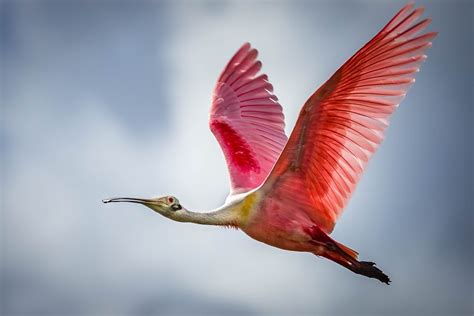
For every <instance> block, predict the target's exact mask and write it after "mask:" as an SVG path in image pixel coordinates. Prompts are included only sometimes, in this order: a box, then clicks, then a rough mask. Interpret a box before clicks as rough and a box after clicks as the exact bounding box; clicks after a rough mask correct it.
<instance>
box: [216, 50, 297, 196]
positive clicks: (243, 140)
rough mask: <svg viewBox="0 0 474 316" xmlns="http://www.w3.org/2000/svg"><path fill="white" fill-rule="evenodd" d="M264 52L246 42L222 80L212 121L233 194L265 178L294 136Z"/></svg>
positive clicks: (256, 184) (255, 185)
mask: <svg viewBox="0 0 474 316" xmlns="http://www.w3.org/2000/svg"><path fill="white" fill-rule="evenodd" d="M257 55H258V52H257V50H256V49H253V48H251V47H250V44H249V43H246V44H244V45H243V46H242V47H241V48H240V49H239V50H238V51H237V53H236V54H235V55H234V56H233V57H232V58H231V60H230V61H229V63H228V64H227V66H226V67H225V69H224V71H223V72H222V74H221V75H220V77H219V79H218V80H217V84H216V87H215V89H214V92H213V96H212V107H211V115H210V119H209V126H210V128H211V131H212V133H213V134H214V136H215V137H216V139H217V141H218V142H219V145H220V146H221V148H222V151H223V152H224V156H225V159H226V162H227V167H228V169H229V173H230V180H231V194H232V193H241V192H245V191H249V190H252V189H254V188H256V187H258V186H260V185H261V184H262V182H263V181H264V180H265V178H266V177H267V176H268V174H269V172H270V170H271V168H272V167H273V165H274V164H275V162H276V160H277V159H278V157H279V155H280V154H281V151H282V150H283V147H284V146H285V144H286V142H287V140H288V138H287V136H286V135H285V131H284V128H285V123H284V119H285V118H284V115H283V111H282V107H281V105H280V104H279V103H278V98H277V97H276V96H275V95H274V94H273V86H272V85H271V84H270V83H269V82H268V77H267V75H265V74H262V75H258V73H259V71H260V70H261V68H262V63H261V62H260V61H258V60H257Z"/></svg>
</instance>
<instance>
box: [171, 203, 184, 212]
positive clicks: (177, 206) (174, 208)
mask: <svg viewBox="0 0 474 316" xmlns="http://www.w3.org/2000/svg"><path fill="white" fill-rule="evenodd" d="M171 208H172V209H173V211H178V210H180V209H182V208H183V207H182V206H181V204H173V205H171Z"/></svg>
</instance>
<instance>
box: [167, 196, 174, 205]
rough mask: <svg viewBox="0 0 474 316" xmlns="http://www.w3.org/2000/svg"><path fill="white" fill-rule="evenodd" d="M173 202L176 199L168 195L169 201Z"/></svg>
mask: <svg viewBox="0 0 474 316" xmlns="http://www.w3.org/2000/svg"><path fill="white" fill-rule="evenodd" d="M173 202H174V199H173V198H172V197H171V196H170V197H168V203H170V204H171V203H173Z"/></svg>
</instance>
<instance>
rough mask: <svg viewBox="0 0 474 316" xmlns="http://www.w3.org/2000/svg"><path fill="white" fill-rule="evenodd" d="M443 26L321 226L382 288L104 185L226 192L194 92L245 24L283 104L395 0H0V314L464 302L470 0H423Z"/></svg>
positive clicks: (315, 309) (457, 311) (411, 311)
mask: <svg viewBox="0 0 474 316" xmlns="http://www.w3.org/2000/svg"><path fill="white" fill-rule="evenodd" d="M419 4H424V5H425V6H426V9H427V14H428V15H430V16H432V17H433V24H432V26H431V27H430V29H432V30H437V31H439V32H440V34H439V37H438V38H437V39H436V40H435V42H434V46H433V48H432V49H431V50H430V51H429V53H428V54H429V59H428V61H427V62H426V64H425V65H424V66H423V69H422V71H421V73H420V74H419V75H418V77H417V79H418V80H417V83H416V84H415V86H414V87H413V89H412V90H411V91H410V93H409V94H408V96H407V98H406V99H405V101H404V102H403V103H402V106H401V107H400V109H399V111H398V112H397V113H396V114H395V115H394V117H393V120H392V124H391V127H390V129H389V130H388V135H387V138H386V141H385V142H384V144H383V145H382V147H381V149H380V151H379V152H378V153H377V155H375V158H374V159H373V160H372V162H371V163H370V165H369V168H368V170H367V172H366V174H365V175H364V177H363V179H362V181H361V182H360V185H359V186H358V190H357V191H356V193H355V195H354V196H353V198H352V200H351V202H350V204H349V206H348V207H347V210H346V212H345V214H344V216H343V217H342V218H341V220H340V221H339V223H338V225H337V227H336V229H335V231H334V234H333V236H334V237H335V238H336V239H337V240H340V241H341V242H343V243H345V244H347V245H349V246H351V247H353V248H354V249H357V250H358V251H359V252H360V254H361V258H363V259H366V260H373V261H375V262H377V264H378V265H379V266H380V267H381V268H382V269H383V270H384V271H385V272H386V273H387V274H388V275H390V277H391V278H392V280H393V284H392V285H391V286H385V285H382V284H381V283H379V282H377V281H375V280H370V279H367V278H363V277H360V276H358V275H355V274H352V273H350V272H349V271H346V270H344V269H342V268H340V267H339V266H337V265H336V264H333V263H331V262H328V261H325V260H321V259H318V258H316V257H314V256H313V255H310V254H304V253H291V252H285V251H282V250H279V249H276V248H271V247H268V246H266V245H264V244H260V243H258V242H255V241H253V240H251V239H249V238H248V237H247V236H246V235H244V234H242V233H241V232H238V231H235V230H224V229H221V228H214V227H200V226H197V225H189V224H177V223H174V222H170V221H168V220H165V219H164V218H162V217H160V216H158V215H156V214H154V213H152V212H151V211H149V210H147V209H145V208H143V207H139V206H136V205H125V204H124V205H103V204H102V203H101V202H100V200H101V199H102V198H106V197H110V196H121V195H131V196H144V197H148V196H154V195H161V194H167V193H172V194H174V195H176V196H177V197H179V198H180V200H181V202H182V203H183V204H184V205H185V206H186V207H188V208H190V209H195V210H208V209H212V208H215V207H217V206H219V205H220V204H221V203H222V202H223V200H224V198H225V196H226V195H227V192H228V177H227V171H226V167H225V162H224V159H223V156H222V154H221V152H220V148H219V147H218V145H217V142H216V141H215V139H214V138H213V136H212V134H211V132H210V131H209V130H208V127H207V119H208V109H209V105H210V103H209V100H210V94H211V89H212V87H213V85H214V82H215V80H216V78H217V75H218V74H219V72H220V71H221V69H222V67H223V66H224V65H225V63H226V62H227V60H228V59H229V58H230V57H231V55H232V54H233V53H234V51H235V50H236V49H237V48H238V47H239V46H240V45H241V44H242V43H243V42H245V41H250V42H251V43H252V44H253V45H254V46H255V47H256V48H258V49H259V51H260V57H261V59H262V60H263V62H264V71H265V72H266V73H267V74H268V75H269V77H270V80H271V82H272V83H273V84H274V86H275V92H276V94H277V95H278V97H279V98H280V100H281V104H283V105H284V108H285V115H286V118H287V132H288V133H289V132H290V131H291V128H292V126H293V124H294V122H295V119H296V115H297V113H298V110H299V108H300V106H301V105H302V104H303V102H304V101H305V99H306V98H307V97H308V96H309V95H310V94H311V93H312V92H313V91H314V90H315V88H317V87H318V86H319V85H320V84H321V83H323V82H324V81H325V80H326V79H327V78H328V77H329V76H330V75H331V74H332V73H333V72H334V71H335V70H336V69H337V68H338V67H339V66H340V65H341V64H342V63H343V62H344V61H345V60H346V59H347V58H349V57H350V56H351V55H352V54H353V53H354V52H355V51H356V50H357V49H358V48H360V47H361V46H362V44H364V43H365V42H366V41H367V40H369V39H370V38H371V37H372V36H373V35H374V34H375V33H376V32H377V31H378V30H379V29H380V28H381V27H382V26H383V25H384V23H386V22H387V21H388V20H389V19H390V18H391V16H392V15H393V14H394V13H395V12H396V11H397V10H398V9H399V8H400V7H401V6H403V5H404V1H401V2H400V1H390V2H389V3H385V2H379V1H354V2H352V1H336V2H330V1H324V2H318V1H304V2H303V1H299V2H290V1H281V2H243V1H242V2H241V1H228V2H218V1H208V2H191V1H178V2H154V1H138V2H136V1H77V0H76V1H5V0H3V1H2V2H1V3H0V52H1V64H0V76H1V81H0V83H1V99H0V104H1V112H0V124H1V125H0V136H1V138H0V158H1V169H0V179H1V181H0V185H1V187H0V189H1V197H0V203H1V218H0V225H1V227H0V232H1V242H2V244H1V270H0V272H1V273H0V276H1V280H0V281H1V283H0V298H1V310H0V314H2V315H25V314H28V315H175V314H189V315H191V314H216V315H226V314H229V315H243V314H250V315H260V314H265V313H266V314H272V315H274V314H286V315H298V314H301V315H303V314H324V315H354V314H361V315H382V314H387V315H470V314H472V313H473V305H472V304H473V303H472V298H473V283H474V280H473V279H474V277H473V271H472V267H473V264H474V263H473V253H474V249H473V232H472V231H473V215H472V209H473V203H472V200H471V196H472V194H473V176H474V174H473V169H472V165H471V164H472V161H473V155H472V148H473V147H472V144H473V141H472V136H473V130H472V125H471V120H472V118H473V96H472V86H473V79H472V74H473V70H474V69H473V61H472V56H473V11H474V8H473V3H472V2H470V1H435V2H432V1H420V2H419Z"/></svg>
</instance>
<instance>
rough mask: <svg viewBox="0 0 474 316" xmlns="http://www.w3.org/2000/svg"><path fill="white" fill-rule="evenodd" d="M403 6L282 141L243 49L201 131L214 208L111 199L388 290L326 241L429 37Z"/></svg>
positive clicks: (265, 86)
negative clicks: (215, 167) (219, 188)
mask: <svg viewBox="0 0 474 316" xmlns="http://www.w3.org/2000/svg"><path fill="white" fill-rule="evenodd" d="M422 13H423V8H416V9H415V8H414V5H413V4H408V5H406V6H405V7H404V8H402V9H401V10H400V11H399V12H398V13H397V14H396V15H395V16H394V17H393V18H392V19H391V20H390V22H389V23H388V24H387V25H386V26H385V27H384V28H383V29H382V30H381V31H380V32H379V33H378V34H377V35H375V37H374V38H373V39H372V40H370V41H369V42H368V43H367V44H366V45H365V46H363V47H362V48H361V49H360V50H359V51H358V52H357V53H356V54H355V55H354V56H352V57H351V58H350V59H349V60H348V61H347V62H346V63H345V64H344V65H342V67H341V68H339V69H338V70H337V71H336V72H335V73H334V75H333V76H332V77H331V78H329V80H328V81H326V83H324V84H323V85H322V86H321V87H320V88H319V89H318V90H316V92H315V93H314V94H313V95H311V96H310V98H309V99H308V100H307V101H306V103H305V104H304V105H303V108H302V109H301V112H300V114H299V117H298V120H297V122H296V125H295V127H294V129H293V131H292V133H291V136H290V138H289V139H287V136H286V135H285V131H284V126H285V123H284V116H283V113H282V107H281V106H280V104H279V103H278V99H277V97H276V96H275V95H274V94H273V93H272V91H273V87H272V85H271V84H270V83H269V82H268V77H267V76H266V75H264V74H261V75H258V73H259V71H260V69H261V67H262V64H261V62H260V61H258V60H257V50H256V49H253V48H251V46H250V44H249V43H246V44H244V45H243V46H242V47H241V48H240V49H239V50H238V51H237V53H236V54H235V55H234V56H233V57H232V59H231V60H230V61H229V63H228V64H227V66H226V67H225V68H224V70H223V71H222V73H221V75H220V76H219V79H218V80H217V84H216V86H215V88H214V92H213V94H212V107H211V113H210V120H209V125H210V128H211V131H212V132H213V133H214V135H215V137H216V138H217V141H218V142H219V144H220V146H221V148H222V151H223V152H224V156H225V159H226V162H227V166H228V170H229V173H230V179H231V190H230V194H229V196H228V198H227V199H226V202H225V204H224V205H223V206H221V207H219V208H217V209H216V210H214V211H211V212H209V213H196V212H191V211H189V210H187V209H186V208H184V207H183V206H182V205H181V203H180V202H179V201H178V199H177V198H176V197H173V196H163V197H156V198H151V199H143V198H114V199H107V200H103V202H104V203H109V202H132V203H139V204H143V205H145V206H147V207H149V208H151V209H152V210H153V211H155V212H157V213H159V214H161V215H163V216H165V217H167V218H169V219H172V220H174V221H178V222H191V223H196V224H204V225H221V226H233V227H236V228H239V229H241V230H243V231H244V232H245V233H246V234H247V235H249V236H250V237H252V238H254V239H256V240H258V241H261V242H263V243H266V244H268V245H271V246H274V247H278V248H282V249H287V250H293V251H305V252H311V253H313V254H315V255H317V256H321V257H325V258H327V259H329V260H332V261H334V262H336V263H338V264H340V265H342V266H344V267H346V268H347V269H349V270H351V271H353V272H355V273H358V274H361V275H365V276H367V277H370V278H376V279H378V280H380V281H381V282H383V283H386V284H389V282H390V279H389V278H388V276H387V275H385V274H384V273H383V272H382V271H381V270H380V269H378V268H377V267H376V266H375V264H374V263H372V262H366V261H359V260H358V258H357V257H358V253H357V252H356V251H354V250H352V249H350V248H349V247H347V246H345V245H343V244H341V243H339V242H337V241H335V240H333V239H332V238H331V237H329V234H330V233H331V232H332V230H333V228H334V225H335V223H336V220H337V219H338V217H339V216H340V215H341V213H342V211H343V209H344V206H345V205H346V203H347V201H348V199H349V197H350V196H351V194H352V192H353V191H354V189H355V187H356V184H357V182H358V180H359V178H360V176H361V174H362V172H363V171H364V168H365V167H366V165H367V162H368V161H369V159H370V158H371V156H372V155H373V154H374V153H375V151H376V149H377V147H378V146H379V144H380V143H381V142H382V139H383V134H384V131H385V129H386V128H387V126H388V118H389V117H390V115H391V114H392V112H393V111H394V110H395V108H396V107H397V106H398V104H399V103H400V102H401V100H402V99H403V97H404V96H405V94H406V92H407V90H408V88H409V87H410V86H411V85H412V84H413V83H414V82H415V79H414V74H415V73H416V72H418V70H419V68H420V65H421V63H422V62H423V61H424V60H425V59H426V56H425V55H424V52H425V50H426V49H427V48H429V47H430V46H431V40H432V39H433V38H434V37H435V36H436V34H437V33H435V32H430V33H425V34H423V35H417V34H418V33H419V32H421V31H422V30H424V29H425V28H426V26H427V25H428V24H429V23H430V21H431V20H430V19H424V20H422V21H420V22H417V20H418V19H419V17H420V16H421V15H422Z"/></svg>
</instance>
